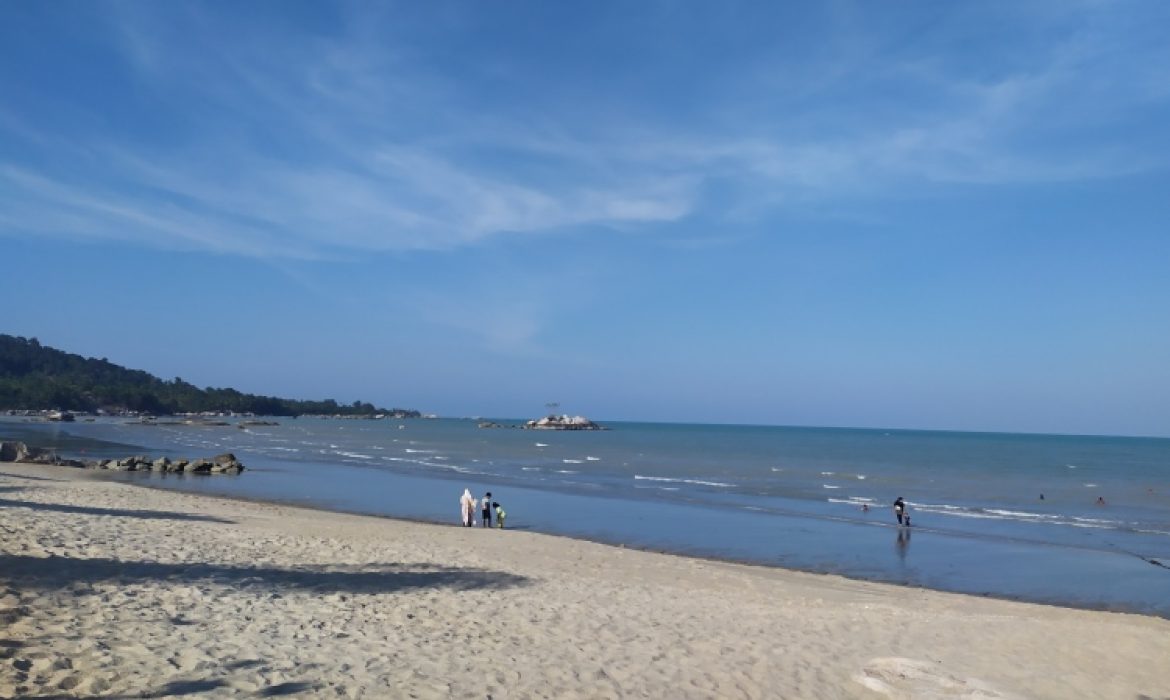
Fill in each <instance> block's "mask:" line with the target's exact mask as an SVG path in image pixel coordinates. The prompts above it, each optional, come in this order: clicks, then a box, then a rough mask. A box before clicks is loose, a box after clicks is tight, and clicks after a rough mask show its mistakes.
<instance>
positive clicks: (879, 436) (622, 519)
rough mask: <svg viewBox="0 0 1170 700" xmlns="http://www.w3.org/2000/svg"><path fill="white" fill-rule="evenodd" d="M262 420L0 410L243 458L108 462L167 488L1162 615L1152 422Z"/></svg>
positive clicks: (52, 436)
mask: <svg viewBox="0 0 1170 700" xmlns="http://www.w3.org/2000/svg"><path fill="white" fill-rule="evenodd" d="M279 421H280V423H281V424H280V425H278V426H254V427H248V428H240V427H237V426H236V425H232V426H228V427H191V426H165V425H159V426H143V425H139V424H134V423H128V422H126V421H124V420H115V419H102V420H99V421H95V422H92V423H84V422H79V423H74V424H67V425H62V424H47V423H36V422H29V421H26V420H23V419H14V418H8V419H6V420H5V421H2V422H0V435H3V436H6V437H17V438H20V439H26V440H28V441H30V442H32V443H35V444H40V445H51V446H56V447H58V448H59V449H60V450H61V451H62V452H63V453H65V454H71V455H78V456H88V457H101V456H128V455H130V454H134V453H139V452H145V453H148V454H151V455H155V456H158V455H164V454H165V455H168V456H171V457H181V456H191V457H196V456H211V455H213V454H216V453H219V452H224V451H232V452H235V453H236V455H237V456H239V457H240V458H241V459H242V460H243V461H244V462H245V463H246V464H247V465H248V466H249V467H250V468H249V470H248V471H246V472H245V473H244V474H243V475H241V476H239V477H226V476H215V477H177V476H174V475H168V476H165V477H160V476H158V475H145V474H125V475H119V478H130V479H149V480H150V481H151V482H153V483H154V485H159V486H165V487H171V488H178V489H185V490H196V491H202V492H210V493H218V494H224V495H235V496H243V497H248V498H258V499H267V500H282V501H291V502H296V503H303V504H306V505H312V506H316V507H321V508H327V509H334V510H343V511H352V512H363V513H372V514H379V515H388V516H394V517H406V518H415V519H423V520H432V521H438V522H451V523H455V522H457V521H458V497H459V494H460V493H462V491H463V489H464V488H465V487H466V488H470V489H471V490H472V492H473V493H474V494H475V495H476V497H477V498H479V497H482V494H483V493H484V491H488V490H490V491H492V492H493V494H494V498H495V500H498V501H500V502H501V503H503V504H504V505H505V507H506V509H507V511H508V518H509V520H508V524H509V526H511V527H515V528H523V529H532V530H537V531H543V532H549V533H554V534H562V535H569V536H575V537H585V538H589V539H595V540H599V541H604V542H610V543H615V544H625V545H628V546H636V547H644V548H651V549H659V550H664V551H670V552H677V553H682V554H691V555H699V556H711V557H717V558H724V559H734V560H741V561H748V562H753V563H758V564H764V565H779V566H785V567H789V568H797V569H804V570H810V571H819V572H831V573H839V574H843V575H847V576H851V577H856V578H864V579H872V580H881V581H890V582H897V583H903V584H909V585H918V586H925V587H930V588H937V589H941V590H951V591H959V592H968V593H978V594H989V595H995V596H1001V597H1009V598H1019V599H1025V600H1031V601H1037V602H1052V603H1062V604H1069V605H1076V606H1084V607H1096V608H1108V609H1117V610H1130V611H1136V612H1144V613H1150V614H1156V615H1161V616H1164V617H1170V568H1166V567H1170V440H1167V439H1152V438H1150V439H1146V438H1115V437H1086V436H1050V435H1015V434H990V433H950V432H924V431H901V430H850V429H831V428H784V427H761V426H724V425H677V424H647V423H615V424H612V425H611V427H612V430H609V431H604V432H544V431H528V430H518V429H480V428H478V427H477V426H476V423H475V422H473V421H467V420H411V421H393V420H381V421H364V420H356V421H355V420H322V419H279ZM498 422H501V423H515V422H519V421H507V420H500V421H498ZM83 452H84V453H83ZM1041 494H1043V496H1044V497H1043V499H1041V498H1040V496H1041ZM897 496H904V497H905V498H906V500H907V501H908V502H909V503H910V513H911V515H912V517H913V523H914V526H913V527H912V528H910V529H905V528H899V527H897V526H896V523H895V522H894V519H893V515H892V511H891V503H892V502H893V500H894V499H895V498H896V497H897ZM1098 497H1100V498H1103V499H1104V505H1101V504H1098V502H1097V499H1098ZM863 505H868V506H869V510H868V512H866V511H864V510H863V508H862V506H863ZM488 535H489V534H488V533H476V535H475V536H488ZM495 535H498V536H507V534H506V533H492V536H495ZM472 536H473V535H471V534H470V533H469V537H472ZM469 546H473V543H469Z"/></svg>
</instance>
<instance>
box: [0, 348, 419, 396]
mask: <svg viewBox="0 0 1170 700" xmlns="http://www.w3.org/2000/svg"><path fill="white" fill-rule="evenodd" d="M99 408H102V409H107V410H129V411H142V412H148V413H153V414H156V415H166V414H171V413H192V412H202V411H235V412H237V413H256V414H259V415H268V416H294V415H300V414H346V415H361V414H375V413H387V414H396V415H399V416H417V415H418V412H417V411H407V410H402V409H392V410H387V409H384V408H376V407H375V406H374V405H373V404H369V403H362V402H360V401H355V402H354V403H352V404H349V405H344V406H342V405H339V404H338V403H337V402H336V401H334V400H333V399H326V400H324V401H296V400H293V399H281V398H276V397H273V396H256V395H254V394H244V393H241V392H239V391H236V390H235V389H213V388H210V387H208V388H207V389H200V388H198V387H196V386H194V385H192V384H188V383H187V382H184V381H183V380H182V379H180V378H178V377H175V378H174V379H173V380H170V381H164V380H162V379H159V378H158V377H155V376H153V375H151V374H148V373H147V372H143V371H141V370H133V369H126V368H125V367H120V366H118V365H115V364H114V363H112V362H109V361H107V360H105V359H101V360H95V359H93V358H87V357H82V356H80V355H73V354H71V353H67V352H62V351H61V350H56V349H54V348H49V347H45V346H43V345H41V344H40V343H39V342H37V340H36V338H18V337H15V336H11V335H3V334H0V409H35V410H40V409H61V410H68V411H95V410H97V409H99Z"/></svg>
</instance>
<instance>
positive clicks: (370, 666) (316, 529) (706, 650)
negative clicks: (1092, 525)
mask: <svg viewBox="0 0 1170 700" xmlns="http://www.w3.org/2000/svg"><path fill="white" fill-rule="evenodd" d="M1167 660H1170V621H1167V620H1163V619H1159V618H1153V617H1145V616H1139V615H1125V614H1117V613H1106V612H1092V611H1083V610H1069V609H1064V608H1057V607H1048V606H1040V605H1031V604H1024V603H1013V602H1007V601H999V600H989V599H984V598H978V597H972V596H962V595H954V594H947V593H938V592H933V591H926V590H921V589H911V588H901V587H897V586H888V585H881V584H873V583H866V582H859V581H851V580H846V579H842V578H838V577H833V576H823V575H812V574H803V573H797V572H790V571H784V570H779V569H769V568H764V567H751V566H741V565H736V564H727V563H720V562H711V561H703V560H697V559H689V558H685V557H677V556H668V555H662V554H654V553H648V552H639V551H632V550H627V549H622V548H618V547H610V546H604V545H599V544H594V543H589V542H581V541H574V540H568V539H564V538H558V537H551V536H546V535H539V534H535V533H529V532H523V531H498V530H483V529H480V528H475V529H467V528H461V527H446V526H439V525H427V524H419V523H411V522H403V521H395V520H388V519H380V518H369V517H360V516H351V515H342V514H334V513H327V512H319V511H312V510H304V509H298V508H295V507H290V506H284V505H271V504H259V503H248V502H242V501H230V500H224V499H219V498H210V497H203V496H196V495H190V494H183V493H177V492H169V491H161V490H155V489H146V488H141V487H137V486H132V485H128V484H124V483H116V482H112V481H106V480H102V479H100V478H95V477H94V475H92V474H91V473H88V472H84V471H81V470H75V469H69V468H62V467H38V466H33V465H25V464H0V697H20V696H32V697H37V696H52V697H61V696H64V697H94V696H97V697H101V696H117V697H182V696H192V697H195V696H198V697H237V696H238V697H257V696H265V697H279V696H301V697H314V696H320V697H368V698H387V697H418V698H432V697H433V698H446V697H458V698H485V697H490V698H495V699H499V698H527V697H548V698H575V697H576V698H607V697H652V698H667V697H669V698H729V697H748V698H757V697H758V698H883V697H892V698H1061V699H1067V698H1094V699H1099V698H1118V699H1125V700H1138V699H1139V698H1159V699H1161V698H1166V697H1170V664H1168V663H1167Z"/></svg>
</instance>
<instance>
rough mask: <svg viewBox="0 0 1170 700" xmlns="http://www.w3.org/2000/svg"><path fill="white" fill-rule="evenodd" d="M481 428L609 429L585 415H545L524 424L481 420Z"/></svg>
mask: <svg viewBox="0 0 1170 700" xmlns="http://www.w3.org/2000/svg"><path fill="white" fill-rule="evenodd" d="M479 427H481V428H523V429H525V430H609V428H606V427H603V426H600V425H598V424H597V423H594V422H593V421H591V420H589V419H588V418H586V417H585V416H545V417H544V418H539V419H537V420H530V421H528V422H526V423H524V425H500V424H499V423H494V422H492V421H481V422H480V423H479Z"/></svg>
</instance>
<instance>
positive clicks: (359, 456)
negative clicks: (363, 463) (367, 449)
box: [334, 450, 374, 459]
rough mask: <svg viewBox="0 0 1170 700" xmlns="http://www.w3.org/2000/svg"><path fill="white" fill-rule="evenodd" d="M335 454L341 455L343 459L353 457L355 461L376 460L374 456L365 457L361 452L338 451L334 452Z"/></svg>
mask: <svg viewBox="0 0 1170 700" xmlns="http://www.w3.org/2000/svg"><path fill="white" fill-rule="evenodd" d="M334 454H339V455H341V456H342V457H353V458H354V459H373V458H374V457H373V456H372V455H364V454H362V453H361V452H345V451H342V450H338V451H337V452H334Z"/></svg>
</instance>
